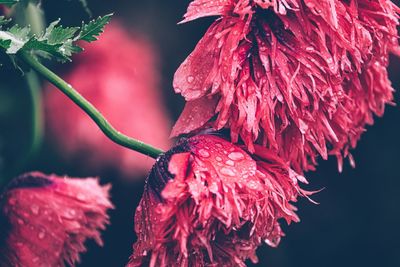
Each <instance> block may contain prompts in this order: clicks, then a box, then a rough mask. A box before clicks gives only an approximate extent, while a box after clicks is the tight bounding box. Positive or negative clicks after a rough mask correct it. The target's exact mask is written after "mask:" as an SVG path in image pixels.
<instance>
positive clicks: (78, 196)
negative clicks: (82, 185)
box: [76, 193, 86, 201]
mask: <svg viewBox="0 0 400 267" xmlns="http://www.w3.org/2000/svg"><path fill="white" fill-rule="evenodd" d="M76 198H77V199H78V200H80V201H84V200H86V196H85V195H84V194H82V193H79V194H78V195H77V196H76Z"/></svg>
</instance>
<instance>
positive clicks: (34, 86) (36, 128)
mask: <svg viewBox="0 0 400 267" xmlns="http://www.w3.org/2000/svg"><path fill="white" fill-rule="evenodd" d="M25 76H26V81H27V84H28V89H29V95H30V100H31V140H30V149H29V152H28V155H27V158H28V159H29V158H31V157H32V156H34V155H35V154H36V152H37V151H38V150H39V148H40V146H41V144H42V137H43V110H42V94H41V85H40V81H39V79H38V76H37V75H36V73H34V72H32V71H30V72H28V73H26V74H25Z"/></svg>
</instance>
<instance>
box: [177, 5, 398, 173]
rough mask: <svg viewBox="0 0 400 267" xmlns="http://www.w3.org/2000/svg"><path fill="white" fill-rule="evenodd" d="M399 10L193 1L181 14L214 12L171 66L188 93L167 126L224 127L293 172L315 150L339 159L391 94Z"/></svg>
mask: <svg viewBox="0 0 400 267" xmlns="http://www.w3.org/2000/svg"><path fill="white" fill-rule="evenodd" d="M398 11H399V9H398V8H397V7H396V6H395V5H394V4H393V3H392V2H391V1H389V0H377V1H365V0H360V1H355V0H349V1H343V0H318V1H317V0H305V1H299V0H290V1H283V0H272V1H264V0H220V1H207V0H195V1H193V2H192V3H191V4H190V6H189V8H188V11H187V13H186V15H185V20H184V22H186V21H190V20H194V19H197V18H199V17H204V16H219V18H218V19H217V20H216V21H215V22H214V23H213V24H212V25H211V26H210V28H209V29H208V31H207V32H206V34H205V36H204V37H203V38H202V39H201V40H200V42H199V43H198V45H197V46H196V48H195V49H194V51H193V52H192V53H191V55H189V57H188V58H187V59H186V60H185V61H184V62H183V63H182V65H181V66H180V67H179V69H178V70H177V72H176V74H175V78H174V88H175V91H176V92H179V93H181V94H182V95H183V96H184V97H185V99H186V100H187V101H188V102H187V104H186V106H185V109H184V111H183V113H182V115H181V117H180V118H179V120H178V122H177V123H176V125H175V127H174V129H173V132H172V134H173V135H179V134H183V133H190V132H192V131H194V130H196V129H198V128H202V127H203V128H214V129H221V128H224V127H226V128H229V129H230V132H231V138H232V140H233V141H234V142H236V141H237V140H238V139H239V137H240V138H241V139H242V140H243V141H244V142H245V143H246V145H247V146H248V148H249V150H250V151H251V152H254V150H255V148H254V144H260V145H263V146H266V147H267V148H269V149H272V150H274V151H276V152H277V153H278V154H279V155H280V156H281V157H282V158H284V159H285V160H288V161H290V163H291V166H292V167H293V168H294V169H295V170H296V171H298V172H302V171H304V170H310V169H313V168H314V165H315V164H316V158H317V156H318V155H321V156H322V157H323V158H325V159H326V158H327V156H328V155H329V154H333V155H336V156H337V157H338V159H339V164H340V165H341V159H342V157H343V156H348V155H349V151H348V150H349V148H352V147H354V146H355V144H356V142H357V140H358V139H359V137H360V134H361V133H362V132H363V131H364V128H365V126H366V124H371V123H372V121H373V120H372V118H373V114H376V115H382V113H383V109H384V105H385V104H386V103H390V102H391V101H392V98H393V96H392V91H393V89H392V87H391V85H390V82H389V80H388V78H387V72H386V67H387V64H388V54H389V52H398V51H399V46H398V41H397V30H396V27H397V25H398ZM194 110H195V111H196V112H195V113H196V114H193V111H194Z"/></svg>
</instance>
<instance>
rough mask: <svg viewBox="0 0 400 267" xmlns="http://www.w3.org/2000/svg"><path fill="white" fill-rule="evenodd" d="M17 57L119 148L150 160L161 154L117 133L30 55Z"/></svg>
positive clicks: (153, 148)
mask: <svg viewBox="0 0 400 267" xmlns="http://www.w3.org/2000/svg"><path fill="white" fill-rule="evenodd" d="M17 55H18V56H19V58H20V59H22V60H23V61H24V62H25V63H26V64H28V65H29V66H30V67H31V68H32V69H34V70H35V71H36V72H38V73H39V74H40V75H41V76H43V77H44V78H45V79H46V80H48V81H49V82H51V83H52V84H54V85H55V86H56V87H57V88H58V89H60V90H61V91H62V92H63V93H64V94H65V95H66V96H68V97H69V98H70V99H71V100H72V101H73V102H74V103H75V104H77V105H78V106H79V107H80V108H81V109H82V110H84V111H85V112H86V113H87V114H88V115H89V116H90V117H91V118H92V119H93V120H94V122H95V123H96V124H97V125H98V126H99V128H100V129H101V130H102V131H103V133H104V134H105V135H106V136H107V137H108V138H110V139H111V140H112V141H114V142H115V143H117V144H119V145H121V146H124V147H127V148H130V149H132V150H135V151H137V152H140V153H142V154H146V155H148V156H150V157H152V158H157V157H158V156H159V155H160V154H161V153H163V151H162V150H160V149H158V148H155V147H152V146H150V145H148V144H146V143H143V142H141V141H138V140H135V139H133V138H130V137H129V136H126V135H124V134H122V133H120V132H118V131H117V130H116V129H115V128H114V127H113V126H112V125H111V124H110V123H109V122H108V121H107V120H106V119H105V118H104V117H103V115H102V114H101V113H100V112H99V111H98V110H97V109H96V108H95V107H94V106H93V105H92V104H91V103H90V102H89V101H87V100H86V99H85V98H84V97H83V96H82V95H81V94H79V93H78V92H77V91H76V90H75V89H73V88H72V86H71V85H69V84H68V83H66V82H65V81H64V80H63V79H61V78H60V77H59V76H57V74H55V73H54V72H52V71H51V70H49V69H48V68H46V67H45V66H44V65H42V64H41V63H40V62H39V61H38V60H36V59H35V58H34V57H33V56H32V55H30V54H29V53H27V52H26V51H21V52H19V53H18V54H17Z"/></svg>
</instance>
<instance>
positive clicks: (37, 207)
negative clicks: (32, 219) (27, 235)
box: [31, 204, 39, 215]
mask: <svg viewBox="0 0 400 267" xmlns="http://www.w3.org/2000/svg"><path fill="white" fill-rule="evenodd" d="M31 211H32V213H33V214H34V215H38V214H39V206H38V205H35V204H33V205H32V206H31Z"/></svg>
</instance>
